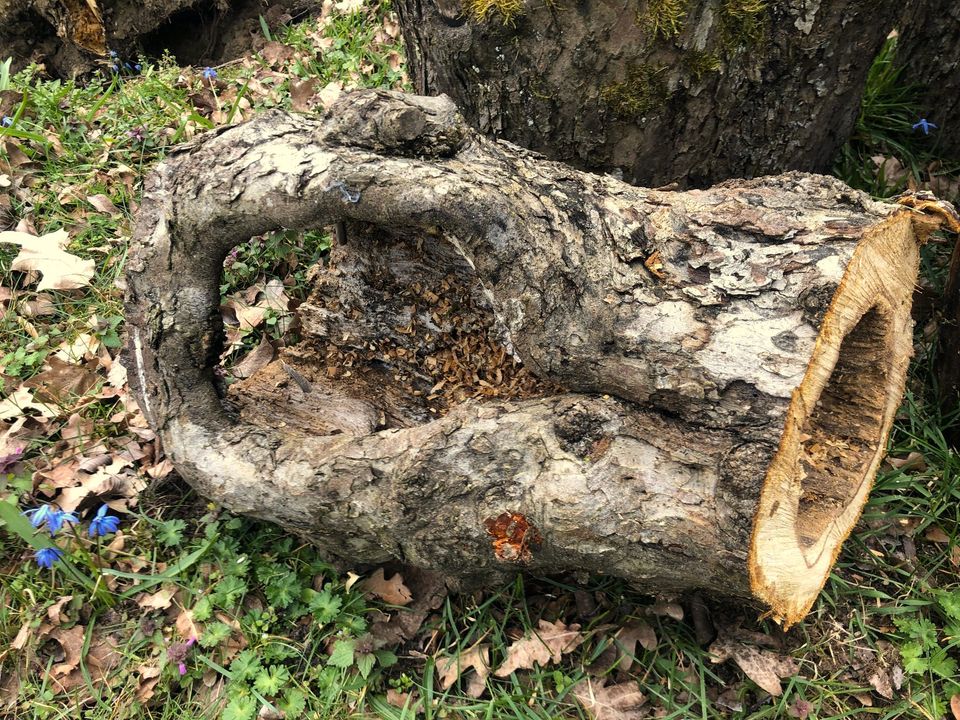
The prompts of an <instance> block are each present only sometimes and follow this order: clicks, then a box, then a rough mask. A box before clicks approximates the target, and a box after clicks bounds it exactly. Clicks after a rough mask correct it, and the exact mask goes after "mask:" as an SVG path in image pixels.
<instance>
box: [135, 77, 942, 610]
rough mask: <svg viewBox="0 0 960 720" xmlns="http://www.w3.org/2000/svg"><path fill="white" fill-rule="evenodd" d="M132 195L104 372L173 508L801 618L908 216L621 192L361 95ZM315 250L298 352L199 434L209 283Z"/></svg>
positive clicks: (832, 522) (777, 187)
mask: <svg viewBox="0 0 960 720" xmlns="http://www.w3.org/2000/svg"><path fill="white" fill-rule="evenodd" d="M146 188H147V190H146V193H145V196H144V199H143V203H142V206H141V210H140V212H139V215H138V221H137V225H136V229H135V233H134V238H133V250H132V258H131V261H130V263H129V265H128V287H129V290H128V295H127V316H128V324H129V328H130V333H129V341H128V345H127V350H126V352H127V357H126V363H127V367H128V368H129V370H130V378H131V386H132V387H133V389H134V392H135V394H136V395H137V398H138V400H139V401H140V403H141V405H142V407H143V408H144V411H145V414H146V416H147V418H148V419H149V420H150V422H151V424H152V425H153V427H154V428H156V430H157V432H158V433H159V435H160V436H161V438H162V439H163V442H164V447H165V448H166V450H167V452H168V454H169V456H170V457H171V459H172V460H173V462H174V464H175V465H176V467H177V468H178V470H179V471H180V472H181V474H182V475H183V476H184V477H185V478H186V479H187V480H188V481H189V482H191V483H192V484H193V485H194V486H195V487H197V489H198V490H199V491H200V492H201V493H203V494H205V495H207V496H209V497H211V498H213V499H215V500H217V501H218V502H221V503H223V504H224V505H225V506H227V507H229V508H231V509H233V510H234V511H237V512H243V513H249V514H253V515H256V516H259V517H262V518H266V519H269V520H273V521H275V522H278V523H279V524H281V525H283V526H284V527H287V528H288V529H290V530H292V531H294V532H297V533H299V534H300V535H302V536H304V537H305V538H308V539H309V540H310V541H312V542H314V543H315V544H317V545H318V547H320V548H321V549H322V550H323V551H324V552H326V553H327V554H329V555H332V556H336V557H342V558H347V559H349V560H350V561H351V562H354V563H356V562H381V561H385V560H388V559H391V558H399V559H402V560H403V561H405V562H408V563H410V564H413V565H418V566H422V567H429V568H431V569H434V570H436V571H439V572H442V573H444V574H446V575H447V576H449V577H453V578H460V579H462V580H463V581H464V582H471V583H473V582H489V581H490V580H491V579H493V578H496V577H499V576H500V575H502V574H503V573H504V572H507V571H509V570H510V569H511V568H515V566H516V565H517V564H521V565H523V566H524V567H528V568H530V569H533V570H537V571H539V572H561V571H564V570H570V569H576V570H585V571H591V572H603V573H608V574H616V575H619V576H623V577H626V578H629V579H630V580H632V581H634V582H636V583H638V584H641V585H646V586H648V587H651V588H655V589H658V590H678V589H684V588H703V589H707V590H716V591H718V592H724V593H732V594H740V595H744V596H747V595H751V594H752V595H753V596H755V597H756V598H758V599H760V600H762V601H763V602H765V603H766V604H768V605H769V606H770V607H771V609H772V611H773V613H774V614H775V616H777V617H778V618H782V619H783V620H785V621H786V622H787V623H792V622H796V621H798V620H799V619H800V618H802V617H803V615H804V614H805V613H806V612H807V611H808V609H809V608H810V606H811V605H812V603H813V601H814V599H815V598H816V595H817V593H818V592H819V589H820V587H821V586H822V584H823V582H824V580H825V578H826V577H827V575H828V573H829V571H830V567H831V565H832V563H833V560H834V558H835V557H836V554H837V553H838V552H839V548H840V544H841V543H842V541H843V539H844V538H845V537H846V536H847V534H848V533H849V532H850V530H851V528H852V527H853V524H854V522H855V521H856V518H857V516H858V515H859V512H860V509H861V508H862V506H863V503H864V502H865V500H866V495H867V492H868V491H869V488H870V485H871V482H872V480H873V477H874V475H875V473H876V470H877V467H878V465H879V463H880V460H881V458H882V455H883V452H884V447H885V443H886V438H887V435H888V433H889V430H890V426H891V423H892V421H893V417H894V414H895V412H896V409H897V405H898V402H899V400H900V397H901V394H902V391H903V386H904V379H905V372H906V365H907V360H908V358H909V355H910V351H911V343H912V339H911V328H912V324H911V318H910V304H911V293H912V290H913V286H914V282H915V279H916V274H917V269H918V263H919V253H918V243H919V242H920V241H921V239H922V237H921V236H922V235H923V233H924V232H926V230H923V231H922V232H921V231H919V230H918V229H917V227H916V222H917V220H916V215H917V213H918V212H919V211H922V210H923V209H924V208H916V209H908V208H898V207H897V206H893V205H884V204H879V203H875V202H872V201H871V200H870V199H869V198H868V197H866V196H865V195H862V194H860V193H856V192H854V191H851V190H850V189H849V188H846V187H845V186H844V185H843V184H842V183H840V182H839V181H837V180H835V179H831V178H826V177H822V176H817V175H806V174H801V173H788V174H785V175H781V176H776V177H770V178H760V179H757V180H749V181H739V182H728V183H725V184H723V185H722V186H718V187H715V188H710V189H708V190H701V191H690V192H683V193H680V192H663V191H656V190H647V189H644V188H637V187H633V186H630V185H627V184H624V183H622V182H619V181H617V180H615V179H613V178H610V177H598V176H594V175H590V174H588V173H582V172H578V171H574V170H571V169H570V168H567V167H564V166H562V165H559V164H557V163H552V162H549V161H546V160H543V159H542V158H539V157H536V156H533V155H531V154H530V153H526V152H524V151H522V150H519V149H517V148H513V147H512V146H510V145H507V144H496V143H491V142H489V141H487V140H485V139H483V138H482V137H479V136H477V135H476V134H475V133H473V132H472V131H471V130H469V129H468V128H466V126H465V125H464V124H463V121H462V120H461V119H460V117H459V116H458V115H457V113H456V109H455V108H454V107H453V105H452V103H451V102H450V101H449V100H448V99H446V98H421V97H412V96H406V95H400V94H396V93H387V92H380V91H365V92H357V93H355V94H352V95H348V96H345V97H344V98H343V99H342V100H341V101H340V102H339V103H337V104H336V105H335V106H334V107H333V108H332V109H331V111H330V112H329V113H328V114H327V115H326V116H325V117H324V118H323V119H322V120H320V121H318V120H315V119H311V118H303V117H294V116H290V115H287V114H285V113H270V114H268V115H265V116H262V117H259V118H257V119H255V120H253V121H251V122H249V123H247V124H245V125H242V126H238V127H235V128H230V129H227V130H224V131H223V132H222V133H220V134H218V135H215V136H213V135H211V136H210V137H209V138H208V139H206V140H204V141H203V142H201V143H198V144H197V146H196V147H194V148H192V149H188V150H186V151H183V152H181V153H178V154H175V155H173V156H171V157H170V158H169V159H168V160H167V161H165V162H164V163H163V164H161V166H160V167H159V168H158V169H157V171H156V172H155V174H154V176H153V179H151V181H150V182H149V183H148V184H147V186H146ZM926 217H927V216H926V215H924V216H923V218H926ZM924 222H926V220H925V219H924ZM333 223H344V224H345V225H346V227H347V229H348V231H347V232H346V233H344V236H343V237H342V238H341V241H340V243H339V244H338V246H337V247H335V248H334V251H333V254H332V256H331V262H330V264H329V266H327V267H324V268H318V269H317V270H316V271H315V272H314V275H313V277H314V279H315V289H314V291H313V293H312V294H311V296H310V298H308V299H307V301H306V302H305V303H304V304H303V305H302V306H301V307H300V319H301V322H302V324H303V330H302V332H303V335H304V342H303V343H301V345H299V346H297V347H295V348H289V349H286V350H285V351H284V353H283V354H282V357H281V359H279V360H278V361H276V362H274V363H272V364H270V365H268V366H266V367H265V368H264V369H263V370H261V371H260V372H259V373H258V374H256V375H254V376H253V377H252V378H250V379H249V380H246V381H244V382H243V383H240V384H238V385H236V386H234V387H232V388H231V390H230V392H229V393H228V398H227V401H228V402H229V403H230V405H231V407H232V410H230V411H228V410H227V409H226V408H225V407H224V402H223V400H222V399H221V397H220V396H219V395H218V393H217V392H216V390H215V388H214V384H213V375H214V365H215V363H216V362H217V360H216V358H217V356H218V354H219V342H220V338H221V337H222V325H221V320H220V315H219V312H218V306H219V290H218V286H219V283H220V276H221V273H222V264H223V259H224V256H225V255H226V253H227V252H228V251H229V249H230V248H231V247H233V246H234V245H236V244H238V243H240V242H243V241H246V240H248V239H249V238H250V237H251V236H253V235H258V234H261V233H263V232H266V231H268V230H272V229H276V228H281V227H282V228H294V229H307V228H316V227H321V226H324V225H330V224H333ZM925 227H926V225H924V228H925ZM510 358H513V360H511V359H510ZM515 360H518V361H521V362H522V364H523V368H521V370H522V371H523V372H525V373H533V374H534V375H536V376H537V378H538V380H537V381H536V382H534V383H532V384H531V383H526V381H524V382H520V381H516V382H514V381H515V380H517V378H518V377H519V375H518V374H516V373H519V370H516V367H517V366H516V364H515ZM511 363H513V364H512V365H511ZM515 371H516V373H515ZM511 373H515V374H512V375H511ZM291 378H293V379H294V380H296V382H291V381H290V379H291ZM505 388H506V389H505ZM491 518H493V521H492V523H493V526H492V527H494V529H497V528H499V527H500V526H499V525H497V520H498V518H506V519H507V520H504V521H503V522H502V523H501V524H502V525H503V528H501V529H502V530H503V532H499V530H498V534H497V535H496V541H502V542H500V545H496V544H493V545H492V544H491V539H490V538H491V522H488V521H490V519H491ZM516 518H522V519H523V522H522V523H521V522H520V520H518V519H516ZM529 528H534V529H535V530H529ZM534 540H535V541H536V542H533V541H534ZM507 545H509V549H505V548H506V547H507Z"/></svg>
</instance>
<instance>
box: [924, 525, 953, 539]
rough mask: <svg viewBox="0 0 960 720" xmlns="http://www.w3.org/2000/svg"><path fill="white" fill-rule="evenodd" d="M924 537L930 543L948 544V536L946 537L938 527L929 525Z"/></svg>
mask: <svg viewBox="0 0 960 720" xmlns="http://www.w3.org/2000/svg"><path fill="white" fill-rule="evenodd" d="M924 537H925V538H926V539H927V540H929V541H930V542H935V543H943V544H947V543H949V542H950V536H949V535H947V534H946V533H945V532H944V531H943V530H942V529H941V528H940V526H939V525H931V526H930V527H929V528H928V529H927V532H926V533H925V534H924Z"/></svg>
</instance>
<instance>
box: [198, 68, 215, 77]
mask: <svg viewBox="0 0 960 720" xmlns="http://www.w3.org/2000/svg"><path fill="white" fill-rule="evenodd" d="M201 75H203V79H204V80H213V79H214V78H216V77H217V71H216V70H214V69H213V68H212V67H205V68H204V69H203V72H202V73H201Z"/></svg>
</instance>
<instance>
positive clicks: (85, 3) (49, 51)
mask: <svg viewBox="0 0 960 720" xmlns="http://www.w3.org/2000/svg"><path fill="white" fill-rule="evenodd" d="M314 5H316V3H315V2H314V1H313V0H268V1H266V2H261V1H260V0H241V1H240V2H227V0H148V1H147V2H139V1H137V0H114V1H111V2H103V1H102V0H101V2H99V3H97V2H95V1H94V0H0V48H3V52H2V56H0V59H5V58H6V57H11V58H13V69H14V71H17V70H20V69H21V68H23V67H24V66H25V65H27V64H28V63H30V62H37V63H42V64H44V65H46V67H47V70H48V71H49V72H50V73H51V74H52V75H54V76H57V77H62V78H72V77H75V76H77V75H84V74H87V73H89V72H91V71H93V70H96V69H98V68H99V69H103V68H106V67H108V66H109V65H111V64H112V63H113V62H115V60H113V59H111V58H109V56H108V51H109V50H113V51H115V52H118V53H119V54H120V57H121V58H126V57H128V56H130V55H131V54H134V55H135V54H136V53H135V51H136V48H137V47H138V46H139V47H140V49H141V50H146V51H147V52H154V53H156V55H157V56H159V55H160V54H161V52H162V51H163V50H164V49H168V50H171V51H173V52H175V53H176V54H177V56H178V58H179V60H180V61H181V62H182V63H184V64H187V63H198V62H203V61H207V62H212V61H213V60H214V59H215V58H217V57H221V56H223V55H224V54H227V55H230V53H231V46H234V47H237V48H242V49H240V50H239V52H238V53H237V54H243V53H246V52H249V48H250V45H251V42H250V36H251V34H253V33H254V32H256V33H257V34H261V31H260V24H259V17H260V16H263V17H264V18H265V19H266V21H267V22H268V23H270V24H271V25H275V24H278V22H277V21H278V20H279V19H280V18H281V17H283V16H286V17H287V18H289V17H290V15H291V14H298V13H301V12H303V11H305V10H307V9H309V8H311V7H313V6H314ZM157 32H159V33H160V35H159V36H158V37H157V38H156V40H155V41H154V40H153V39H151V34H152V33H157ZM145 45H147V46H149V47H144V46H145ZM121 61H122V60H121Z"/></svg>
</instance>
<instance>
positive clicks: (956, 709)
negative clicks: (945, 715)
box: [950, 695, 960, 720]
mask: <svg viewBox="0 0 960 720" xmlns="http://www.w3.org/2000/svg"><path fill="white" fill-rule="evenodd" d="M950 712H952V713H953V720H960V695H953V696H951V697H950Z"/></svg>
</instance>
